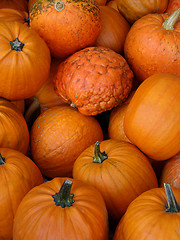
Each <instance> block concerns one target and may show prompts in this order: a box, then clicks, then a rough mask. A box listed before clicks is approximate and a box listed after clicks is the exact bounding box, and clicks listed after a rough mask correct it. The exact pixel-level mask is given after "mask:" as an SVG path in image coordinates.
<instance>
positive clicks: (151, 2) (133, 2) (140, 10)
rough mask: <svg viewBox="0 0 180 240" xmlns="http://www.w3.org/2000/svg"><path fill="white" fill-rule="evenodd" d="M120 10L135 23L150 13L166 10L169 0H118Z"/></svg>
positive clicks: (129, 20)
mask: <svg viewBox="0 0 180 240" xmlns="http://www.w3.org/2000/svg"><path fill="white" fill-rule="evenodd" d="M116 1H117V7H118V10H119V12H120V13H121V14H122V15H123V16H124V17H125V18H126V20H127V21H128V22H129V23H131V24H132V23H134V22H135V21H137V20H138V19H139V18H141V17H143V16H145V15H147V14H148V13H163V12H165V10H166V8H167V5H168V0H148V1H144V0H116Z"/></svg>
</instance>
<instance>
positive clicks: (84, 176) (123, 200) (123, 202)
mask: <svg viewBox="0 0 180 240" xmlns="http://www.w3.org/2000/svg"><path fill="white" fill-rule="evenodd" d="M73 178H74V179H78V180H81V181H84V182H86V183H88V184H91V185H93V186H94V187H96V188H97V189H98V190H99V191H100V192H101V194H102V196H103V197H104V200H105V203H106V206H107V210H108V213H109V216H110V218H111V219H112V220H115V221H118V220H119V219H120V218H121V217H122V215H123V214H124V213H125V211H126V209H127V207H128V205H129V204H130V202H131V201H133V200H134V199H135V198H136V197H137V196H138V195H140V194H141V193H142V192H144V191H146V190H148V189H151V188H154V187H157V186H158V183H157V178H156V175H155V173H154V170H153V169H152V167H151V164H150V162H149V160H148V159H147V157H146V156H145V155H144V154H143V153H142V152H141V151H140V150H139V149H138V148H137V147H136V146H134V145H132V144H131V143H128V142H123V141H117V140H112V139H107V140H104V141H102V142H96V143H95V144H93V145H91V146H90V147H88V148H87V149H85V150H84V151H83V152H82V153H81V154H80V155H79V157H78V158H77V159H76V161H75V163H74V166H73Z"/></svg>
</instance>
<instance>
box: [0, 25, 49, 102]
mask: <svg viewBox="0 0 180 240" xmlns="http://www.w3.org/2000/svg"><path fill="white" fill-rule="evenodd" d="M0 56H1V57H0V72H1V81H0V96H1V97H4V98H6V99H9V100H22V99H25V98H28V97H31V96H33V95H34V94H35V93H36V92H37V91H38V90H39V89H40V88H41V87H42V85H43V84H44V82H45V81H46V79H47V78H48V75H49V71H50V63H51V55H50V51H49V48H48V47H47V45H46V43H45V42H44V40H43V39H42V38H41V37H40V36H39V35H38V34H37V33H36V32H34V31H33V30H31V29H30V28H29V27H28V26H26V25H25V24H22V23H20V22H17V21H14V22H12V21H11V22H9V21H1V22H0Z"/></svg>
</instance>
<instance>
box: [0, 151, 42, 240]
mask: <svg viewBox="0 0 180 240" xmlns="http://www.w3.org/2000/svg"><path fill="white" fill-rule="evenodd" d="M0 154H1V156H2V157H3V161H4V162H5V163H4V164H2V162H1V160H0V176H1V182H0V196H1V197H0V205H1V212H0V239H6V240H11V239H12V232H13V220H14V215H15V213H16V210H17V208H18V206H19V204H20V202H21V200H22V199H23V197H24V196H25V195H26V194H27V193H28V192H29V190H30V189H31V188H33V187H35V186H37V185H39V184H41V183H43V182H44V180H43V176H42V174H41V172H40V170H39V169H38V167H37V166H36V165H35V163H34V162H33V161H32V160H31V159H30V158H28V157H26V156H25V155H24V154H22V153H21V152H19V151H16V150H13V149H10V148H0Z"/></svg>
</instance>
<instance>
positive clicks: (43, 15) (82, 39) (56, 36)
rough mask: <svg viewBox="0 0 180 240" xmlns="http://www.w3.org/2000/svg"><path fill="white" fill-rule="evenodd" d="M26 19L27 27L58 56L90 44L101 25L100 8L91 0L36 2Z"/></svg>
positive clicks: (69, 53)
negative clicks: (28, 23) (27, 19)
mask: <svg viewBox="0 0 180 240" xmlns="http://www.w3.org/2000/svg"><path fill="white" fill-rule="evenodd" d="M29 18H30V27H31V28H32V29H34V30H35V31H36V32H37V33H38V34H39V35H40V36H41V37H42V38H43V39H44V40H45V42H46V43H47V45H48V47H49V49H50V51H51V54H52V55H53V56H54V57H57V58H66V57H67V56H69V55H71V54H73V53H74V52H76V51H78V50H80V49H82V48H85V47H87V46H90V45H92V44H93V43H94V41H95V40H96V38H97V36H98V35H99V33H100V31H101V26H102V23H101V16H100V9H99V7H98V6H97V5H95V4H94V1H92V0H62V1H57V0H50V1H49V0H41V1H37V2H36V3H35V4H34V5H33V7H32V8H31V10H30V15H29Z"/></svg>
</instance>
